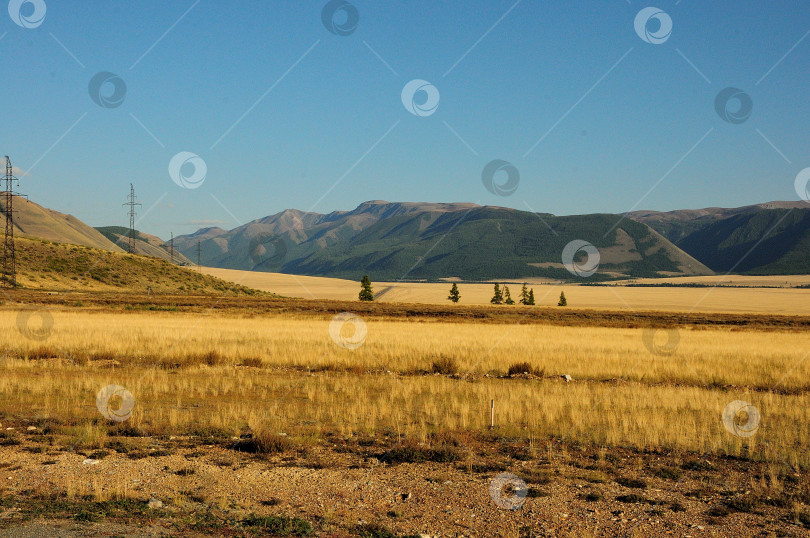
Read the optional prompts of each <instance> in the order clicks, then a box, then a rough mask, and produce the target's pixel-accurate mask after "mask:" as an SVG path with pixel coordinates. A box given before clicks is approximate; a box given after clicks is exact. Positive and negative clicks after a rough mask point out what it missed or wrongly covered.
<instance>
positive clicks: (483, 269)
mask: <svg viewBox="0 0 810 538" xmlns="http://www.w3.org/2000/svg"><path fill="white" fill-rule="evenodd" d="M617 223H618V225H617ZM614 225H616V226H615V229H614ZM575 239H582V240H585V241H588V242H590V243H592V244H593V245H595V246H596V247H597V248H598V249H599V251H600V255H601V265H600V267H599V272H598V273H597V274H596V275H594V276H593V277H592V279H605V278H610V277H622V276H639V277H640V276H663V275H666V276H673V275H703V274H711V271H710V270H709V269H708V268H707V267H706V266H704V265H703V264H701V263H700V262H698V261H697V260H695V259H693V258H692V257H690V256H689V255H687V254H685V253H684V252H683V251H681V250H680V249H678V248H677V247H676V246H674V245H673V244H672V243H671V242H670V241H668V240H667V239H666V238H664V237H663V236H661V235H660V234H659V233H657V232H655V231H654V230H652V229H651V228H649V227H648V226H646V225H644V224H642V223H639V222H635V221H633V220H631V219H621V217H620V216H618V215H602V214H598V215H578V216H570V217H556V216H554V215H549V214H542V215H536V214H534V213H530V212H526V211H519V210H515V209H507V208H501V207H489V206H486V207H482V206H478V205H475V204H429V203H389V202H384V201H371V202H365V203H363V204H360V205H359V206H358V207H357V208H356V209H354V210H352V211H336V212H333V213H329V214H325V215H324V214H319V213H305V212H301V211H297V210H286V211H282V212H281V213H277V214H275V215H271V216H269V217H265V218H262V219H258V220H255V221H252V222H250V223H248V224H245V225H243V226H240V227H238V228H235V229H233V230H229V231H226V230H222V229H220V228H206V229H204V230H200V231H198V232H197V233H194V234H191V235H188V236H181V237H177V238H175V246H176V247H177V248H178V249H179V250H180V251H181V252H183V253H184V254H185V255H186V256H188V257H190V258H192V259H196V249H197V244H198V242H199V244H200V249H201V262H202V264H203V265H209V266H214V267H223V268H229V269H247V270H257V271H272V272H283V273H293V274H304V275H319V276H333V277H344V278H354V279H356V278H359V277H360V276H362V275H363V274H364V273H368V274H370V275H373V278H374V279H377V280H389V279H390V280H398V279H403V278H404V279H409V280H416V279H427V280H436V279H440V278H449V277H457V278H461V279H465V280H487V279H495V278H504V279H506V278H509V279H520V278H524V277H551V278H573V277H572V275H571V274H570V273H569V272H568V271H567V270H566V269H565V268H564V266H563V264H562V258H561V255H562V251H563V248H564V247H565V246H566V245H567V244H568V243H569V242H570V241H572V240H575Z"/></svg>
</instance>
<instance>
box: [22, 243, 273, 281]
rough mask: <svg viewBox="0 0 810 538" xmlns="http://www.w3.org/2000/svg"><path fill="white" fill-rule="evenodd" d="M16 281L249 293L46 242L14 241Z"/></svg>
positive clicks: (172, 268) (134, 259)
mask: <svg viewBox="0 0 810 538" xmlns="http://www.w3.org/2000/svg"><path fill="white" fill-rule="evenodd" d="M15 245H16V250H17V282H18V284H19V285H20V286H22V287H24V288H30V289H42V290H56V291H64V292H70V291H78V292H82V291H129V292H136V293H145V292H146V291H147V290H148V289H151V291H152V292H153V293H166V294H192V295H199V294H214V295H219V294H223V293H229V294H237V295H242V294H247V295H253V294H256V293H264V292H257V291H256V290H252V289H250V288H246V287H244V286H240V285H237V284H234V283H231V282H226V281H224V280H221V279H219V278H215V277H212V276H208V275H204V274H201V273H199V272H197V271H195V270H192V269H186V268H183V267H178V266H177V265H174V264H171V263H169V262H168V261H166V260H162V259H158V258H153V257H147V256H138V255H132V254H127V253H124V252H110V251H108V250H102V249H97V248H92V247H87V246H81V245H71V244H66V243H58V242H54V241H49V240H46V239H29V238H17V239H15Z"/></svg>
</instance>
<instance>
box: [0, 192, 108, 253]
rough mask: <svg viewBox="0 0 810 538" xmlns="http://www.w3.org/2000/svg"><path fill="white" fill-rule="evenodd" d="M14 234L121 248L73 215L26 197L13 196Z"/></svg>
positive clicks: (2, 206)
mask: <svg viewBox="0 0 810 538" xmlns="http://www.w3.org/2000/svg"><path fill="white" fill-rule="evenodd" d="M4 204H5V200H3V199H0V210H2V212H3V213H5V211H6V208H5V205H4ZM14 234H15V235H16V236H17V237H30V238H38V239H48V240H49V241H56V242H58V243H70V244H72V245H81V246H85V247H93V248H100V249H104V250H109V251H112V252H123V249H122V248H120V247H118V246H117V245H115V244H114V243H113V242H112V241H110V240H109V239H107V238H106V237H104V235H103V234H102V233H100V232H99V231H98V230H96V229H94V228H92V227H91V226H88V225H87V224H85V223H84V222H82V221H80V220H79V219H77V218H76V217H74V216H73V215H66V214H64V213H59V212H58V211H54V210H53V209H47V208H45V207H42V206H41V205H38V204H36V203H34V202H31V201H30V200H27V199H25V198H19V197H17V196H15V197H14Z"/></svg>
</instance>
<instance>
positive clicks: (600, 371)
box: [0, 277, 810, 536]
mask: <svg viewBox="0 0 810 538" xmlns="http://www.w3.org/2000/svg"><path fill="white" fill-rule="evenodd" d="M298 278H301V277H298ZM243 284H246V283H245V282H243ZM247 284H248V285H250V284H249V283H247ZM442 286H443V287H444V288H447V287H449V286H446V285H442ZM579 288H582V289H585V288H584V287H577V289H579ZM463 289H464V287H462V290H463ZM634 289H641V290H642V291H645V290H646V288H622V289H619V290H617V291H618V292H619V293H623V292H625V291H628V290H634ZM355 290H356V285H355ZM657 290H658V288H656V291H657ZM661 290H662V291H663V292H668V293H680V292H682V291H684V290H683V289H680V288H678V289H669V288H661ZM690 290H691V288H690ZM734 290H737V288H735V289H734ZM588 291H590V288H588ZM608 291H610V290H608ZM697 291H699V292H702V293H705V292H706V291H709V290H708V289H697ZM720 291H725V290H720V289H717V290H715V291H713V292H712V294H714V293H716V292H720ZM728 291H731V290H728ZM740 291H748V292H749V293H752V294H757V293H759V292H760V291H763V290H760V289H752V290H740ZM786 291H793V292H797V293H798V292H804V291H806V290H786ZM514 292H515V290H514V289H513V293H514ZM280 293H281V294H284V293H283V291H281V292H280ZM462 293H463V291H462ZM535 293H536V295H538V298H539V297H540V296H541V294H538V293H537V287H536V288H535ZM555 295H558V293H556V292H555ZM567 295H568V293H567ZM710 297H711V295H710ZM707 300H708V299H707ZM538 302H540V301H538ZM571 303H572V301H571V300H570V299H569V304H571ZM546 304H548V303H547V302H546ZM658 306H659V305H649V308H646V309H643V310H641V309H639V311H635V310H631V309H628V308H626V307H621V306H619V305H613V307H612V309H609V307H607V305H606V306H605V307H603V308H599V309H588V308H582V307H579V306H577V305H574V306H570V307H568V308H558V307H551V306H537V307H535V308H530V307H523V306H513V307H506V306H500V307H493V306H476V305H463V304H462V305H441V304H433V305H431V304H413V303H391V302H389V303H386V302H382V303H379V304H377V303H374V304H368V303H366V304H361V303H358V302H355V301H327V300H322V299H318V300H299V299H282V298H275V297H241V296H230V295H223V296H221V297H211V296H187V295H186V296H171V295H158V296H156V295H151V296H147V295H137V294H123V293H122V294H114V293H90V292H87V293H50V294H49V293H43V292H30V291H28V292H26V291H15V292H9V293H8V294H6V295H4V296H3V304H2V305H0V342H2V349H0V356H2V360H0V372H2V375H0V423H2V429H0V437H2V438H0V528H3V529H5V530H2V531H0V533H2V532H6V533H8V534H9V535H15V534H16V535H22V533H24V532H28V533H29V535H35V533H37V532H39V533H48V532H50V533H59V534H63V535H76V536H80V535H87V534H98V533H107V534H118V535H125V534H126V535H128V534H136V533H142V534H144V535H147V534H172V535H178V534H180V535H206V534H214V535H228V536H231V535H239V536H243V535H280V536H284V535H286V536H296V535H319V536H397V535H414V534H416V535H419V534H426V535H430V536H603V535H607V536H665V535H677V536H684V535H691V536H703V535H707V536H729V535H739V536H759V535H762V536H801V535H805V534H806V533H807V532H808V531H807V528H808V526H810V509H808V504H810V483H809V482H808V478H807V473H808V470H810V456H808V454H810V451H808V447H809V446H810V428H808V426H807V424H808V420H809V419H810V361H807V360H805V359H806V357H807V355H808V354H809V353H810V333H808V332H807V329H808V327H810V316H807V315H802V314H801V313H798V314H797V315H789V316H786V315H781V314H779V311H778V310H773V311H769V312H767V313H765V312H763V313H759V314H754V313H741V312H729V313H720V312H717V313H714V312H705V311H704V312H700V311H695V312H691V313H690V312H689V310H688V309H684V310H681V311H671V312H669V311H663V310H662V309H660V308H658ZM343 312H350V313H352V315H348V314H342V313H343ZM563 376H570V378H569V379H570V380H568V381H566V380H565V379H564V378H563ZM111 385H112V386H114V387H115V388H114V389H106V387H110V386H111ZM493 401H494V407H495V412H494V426H492V425H491V420H492V414H491V405H492V402H493ZM735 402H745V403H746V404H747V406H744V407H742V408H739V404H735ZM735 405H736V406H737V408H739V409H737V408H735V407H734V406H735ZM729 406H731V409H737V410H738V411H740V412H738V413H733V414H731V415H729V414H728V409H729ZM724 413H725V416H724ZM491 426H492V427H491ZM504 473H509V476H507V475H504ZM511 475H514V478H512V476H511ZM499 477H500V479H501V480H506V479H510V478H511V481H509V482H507V483H505V484H504V485H503V487H499V482H498V480H499ZM510 488H512V489H510ZM515 488H516V489H515ZM150 502H151V507H150ZM512 508H514V509H512Z"/></svg>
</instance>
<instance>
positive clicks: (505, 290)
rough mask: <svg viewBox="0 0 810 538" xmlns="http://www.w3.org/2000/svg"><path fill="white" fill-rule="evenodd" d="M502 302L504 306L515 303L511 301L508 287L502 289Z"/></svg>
mask: <svg viewBox="0 0 810 538" xmlns="http://www.w3.org/2000/svg"><path fill="white" fill-rule="evenodd" d="M503 302H505V303H506V304H515V301H513V300H512V294H511V293H509V286H504V287H503Z"/></svg>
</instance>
